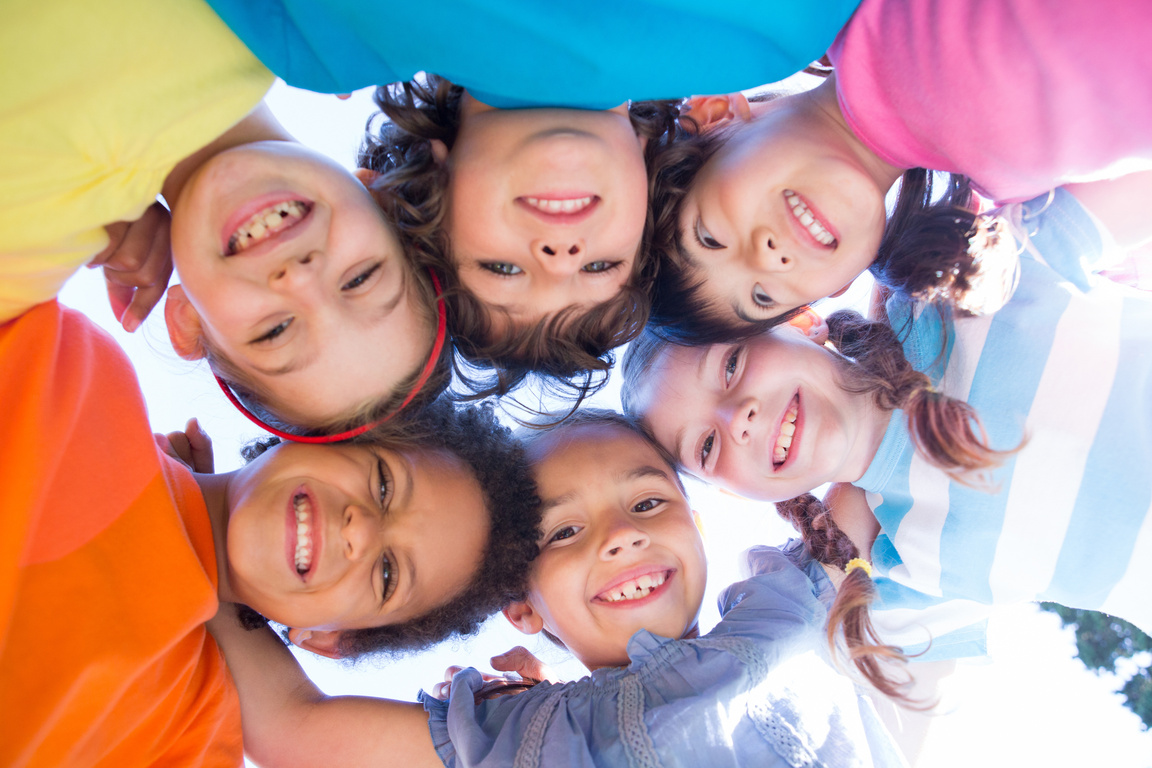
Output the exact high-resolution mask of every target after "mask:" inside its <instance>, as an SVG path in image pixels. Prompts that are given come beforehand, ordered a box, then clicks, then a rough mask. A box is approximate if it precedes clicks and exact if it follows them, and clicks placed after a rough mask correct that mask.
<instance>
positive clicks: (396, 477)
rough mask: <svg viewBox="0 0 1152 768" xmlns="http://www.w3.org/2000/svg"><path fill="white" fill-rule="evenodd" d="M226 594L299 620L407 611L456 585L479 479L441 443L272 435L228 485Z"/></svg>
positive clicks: (383, 618) (475, 517) (404, 616)
mask: <svg viewBox="0 0 1152 768" xmlns="http://www.w3.org/2000/svg"><path fill="white" fill-rule="evenodd" d="M228 508H229V519H228V533H227V551H228V578H229V583H230V586H231V588H232V590H233V592H234V593H235V594H236V598H237V599H238V600H239V601H241V602H244V603H246V604H248V605H250V606H252V608H254V609H255V610H257V611H259V612H261V613H263V614H264V615H265V616H267V617H269V618H271V619H273V620H275V621H278V622H281V623H283V624H287V625H288V626H291V627H297V628H302V629H326V630H342V629H363V628H367V627H375V626H382V625H386V624H395V623H399V622H403V621H407V620H409V619H412V618H416V617H418V616H421V615H423V614H425V613H427V612H428V611H429V610H430V609H432V608H435V607H436V606H439V605H442V604H444V603H445V602H447V601H448V600H450V599H452V598H453V596H455V595H456V594H458V593H459V592H460V591H461V590H462V589H464V588H465V587H466V586H467V585H468V583H469V582H470V581H471V579H472V576H473V574H474V573H475V572H476V569H477V568H478V567H479V565H480V559H481V556H482V553H483V549H484V546H485V543H486V541H487V538H488V528H489V516H488V512H487V509H486V507H485V505H484V498H483V493H482V491H481V489H480V486H479V484H478V483H477V481H476V480H475V478H474V477H473V476H472V474H471V472H469V470H468V469H467V467H466V466H465V465H464V464H463V462H461V461H460V459H459V458H457V457H456V456H454V455H452V454H451V453H447V452H445V451H437V450H419V449H418V450H407V451H404V452H402V453H398V452H394V451H390V450H386V449H383V448H378V447H368V446H360V445H304V444H300V443H287V444H281V445H278V446H276V447H275V448H272V449H271V450H269V451H268V452H267V453H265V454H264V455H262V456H260V457H259V458H258V459H256V460H255V461H253V462H252V463H251V464H249V465H248V466H247V467H245V468H244V469H243V470H241V475H240V480H239V481H238V482H236V483H234V484H233V485H232V486H230V488H229V492H228Z"/></svg>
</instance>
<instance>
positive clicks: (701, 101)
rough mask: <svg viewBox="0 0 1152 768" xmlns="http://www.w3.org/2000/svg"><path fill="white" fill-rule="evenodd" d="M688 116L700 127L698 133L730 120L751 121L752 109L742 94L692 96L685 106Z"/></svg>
mask: <svg viewBox="0 0 1152 768" xmlns="http://www.w3.org/2000/svg"><path fill="white" fill-rule="evenodd" d="M685 106H686V108H687V111H688V116H689V117H691V118H692V119H693V120H695V121H696V123H697V125H699V126H700V132H701V133H703V132H704V131H708V130H712V129H713V128H716V127H718V126H721V125H724V124H725V123H728V122H729V121H731V120H742V121H745V122H747V121H748V120H751V119H752V108H751V107H749V106H748V97H746V96H745V95H744V94H742V93H726V94H722V95H719V96H693V97H692V98H690V99H688V103H687V104H686V105H685Z"/></svg>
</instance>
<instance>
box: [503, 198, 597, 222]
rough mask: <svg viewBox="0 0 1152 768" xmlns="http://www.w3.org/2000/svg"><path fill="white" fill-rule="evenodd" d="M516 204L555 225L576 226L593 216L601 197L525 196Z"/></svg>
mask: <svg viewBox="0 0 1152 768" xmlns="http://www.w3.org/2000/svg"><path fill="white" fill-rule="evenodd" d="M516 203H517V204H519V205H520V206H522V207H523V208H524V209H525V210H527V211H529V212H531V213H532V214H534V215H536V216H538V217H540V218H541V219H543V220H544V221H548V222H550V223H553V224H576V223H579V222H581V221H583V220H584V219H585V218H587V217H588V216H591V215H592V213H593V211H595V210H596V209H597V207H598V206H599V204H600V196H599V195H571V196H556V197H534V196H527V195H526V196H524V197H518V198H516Z"/></svg>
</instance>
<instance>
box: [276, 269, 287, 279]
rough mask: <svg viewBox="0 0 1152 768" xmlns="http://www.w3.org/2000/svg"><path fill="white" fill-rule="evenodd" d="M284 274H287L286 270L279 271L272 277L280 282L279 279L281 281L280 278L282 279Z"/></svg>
mask: <svg viewBox="0 0 1152 768" xmlns="http://www.w3.org/2000/svg"><path fill="white" fill-rule="evenodd" d="M286 274H288V270H286V269H281V270H280V271H278V272H277V273H276V274H275V275H273V277H275V278H276V279H277V280H280V279H281V278H283V277H284V275H286Z"/></svg>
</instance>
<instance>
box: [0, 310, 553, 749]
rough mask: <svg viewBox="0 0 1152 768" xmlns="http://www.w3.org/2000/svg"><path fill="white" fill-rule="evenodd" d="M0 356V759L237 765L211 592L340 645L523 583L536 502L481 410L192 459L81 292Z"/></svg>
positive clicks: (364, 646) (371, 644)
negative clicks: (162, 426) (169, 451)
mask: <svg viewBox="0 0 1152 768" xmlns="http://www.w3.org/2000/svg"><path fill="white" fill-rule="evenodd" d="M0 358H2V359H3V363H4V364H3V365H2V366H0V371H3V375H2V376H0V397H2V399H3V402H4V403H5V404H6V405H7V406H8V408H7V409H6V410H5V413H4V416H3V417H2V418H0V433H2V437H3V439H2V440H0V454H2V456H0V458H2V459H3V463H2V464H0V466H2V468H3V469H2V472H0V473H2V475H3V477H2V479H3V482H0V507H2V508H3V509H4V510H5V519H4V535H3V536H0V540H2V541H3V551H2V552H0V606H3V612H2V613H0V615H2V616H3V619H2V621H0V649H2V650H0V707H2V708H3V711H4V713H5V717H4V720H3V723H0V762H3V763H5V764H19V763H25V762H32V763H38V764H53V765H75V764H98V763H105V764H114V765H136V764H150V763H164V764H178V765H237V764H239V763H240V761H241V739H240V723H239V710H238V705H237V702H236V698H235V696H236V694H235V689H234V688H233V686H232V683H231V680H230V678H229V677H228V674H227V672H226V670H225V668H224V664H223V659H222V657H221V656H220V654H219V651H218V650H217V648H216V646H215V644H214V643H213V642H212V641H211V640H209V638H208V635H207V634H206V632H205V629H204V626H203V625H204V622H206V621H207V620H209V619H210V618H212V616H213V615H214V614H215V613H216V610H217V607H218V601H219V599H221V598H223V599H225V600H238V601H243V602H245V603H246V604H247V605H248V606H249V607H250V608H252V609H254V610H256V611H259V612H261V613H262V614H263V615H265V616H266V617H267V618H270V619H273V620H276V621H279V622H282V623H285V624H288V625H289V626H291V627H292V628H293V632H294V633H295V636H296V639H297V640H298V641H299V642H300V644H301V645H303V646H304V647H307V648H310V649H312V650H315V651H316V652H318V653H323V654H325V655H334V656H355V655H358V654H361V653H366V652H370V651H373V650H378V649H397V650H403V649H414V648H422V647H424V646H426V645H428V644H430V643H432V642H435V641H436V640H439V639H441V638H443V637H446V636H449V635H451V634H455V633H466V632H471V631H474V630H475V629H476V628H477V626H478V625H479V623H480V622H481V621H483V620H484V619H485V618H486V617H487V616H488V615H489V614H490V613H492V612H494V611H495V610H498V609H499V608H500V607H501V606H502V605H504V604H506V603H507V602H508V601H509V600H510V599H515V598H517V597H519V596H520V595H521V594H522V587H523V574H524V573H525V571H526V568H527V564H528V562H529V561H530V559H531V558H532V557H533V556H534V555H535V554H536V540H537V537H538V530H537V524H538V521H539V517H538V501H537V498H536V496H535V493H534V484H533V482H532V480H531V477H530V475H529V472H528V466H527V463H526V462H525V461H524V458H523V451H522V449H521V448H520V446H519V445H518V444H517V443H516V442H515V441H514V439H513V438H512V437H511V435H510V433H509V432H508V430H507V429H506V428H503V427H501V426H499V425H498V424H497V423H496V421H495V418H494V416H493V415H492V414H491V412H490V411H486V410H483V409H471V410H461V411H457V410H455V409H454V408H453V407H452V406H451V405H449V404H447V403H444V402H438V403H436V404H435V405H434V406H432V407H431V410H429V411H426V412H425V413H424V414H423V418H422V419H420V420H417V421H415V422H412V423H411V424H409V426H408V427H407V429H408V431H407V432H406V433H403V434H401V435H394V436H393V437H392V438H376V439H372V440H370V441H368V440H366V441H365V442H360V443H344V444H341V445H337V446H333V445H302V444H295V443H293V444H282V445H278V446H276V447H273V448H271V449H269V450H267V451H266V452H265V453H264V454H263V455H262V456H260V457H258V458H256V459H255V460H254V461H252V462H251V463H250V464H248V465H247V466H246V467H244V468H242V469H240V470H237V471H235V472H231V473H228V474H222V475H193V474H192V473H190V472H188V471H187V470H186V469H185V468H184V466H183V465H181V464H178V463H177V462H175V461H172V460H169V459H168V458H167V457H166V456H164V455H163V454H161V453H160V452H159V451H158V450H157V448H156V444H155V441H154V440H153V437H152V433H151V429H150V427H149V425H148V421H147V416H146V413H145V410H144V404H143V398H142V396H141V393H140V390H139V387H138V385H137V383H136V380H135V377H134V374H133V372H132V370H131V367H130V365H129V363H128V361H127V359H126V358H125V356H124V355H123V353H122V352H121V351H120V350H119V348H118V347H116V345H115V343H114V342H113V341H112V340H111V339H109V338H108V337H107V336H106V335H105V334H104V333H102V332H101V331H99V330H97V329H96V328H95V327H94V326H93V325H92V324H91V323H90V322H89V321H88V320H86V319H85V318H83V317H82V316H81V315H79V314H78V313H75V312H73V311H71V310H66V309H64V308H62V307H60V306H59V304H57V303H56V302H54V301H52V302H46V303H43V304H41V305H38V306H37V307H35V308H33V309H32V310H29V311H28V312H26V313H24V314H23V315H21V316H20V317H19V318H17V319H16V320H14V321H12V322H10V323H7V324H5V325H4V326H2V327H0ZM46 436H50V439H47V438H46ZM361 440H364V438H361ZM446 530H451V531H452V532H453V535H452V536H448V537H446V536H445V535H444V532H445V531H446Z"/></svg>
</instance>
